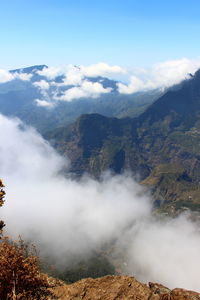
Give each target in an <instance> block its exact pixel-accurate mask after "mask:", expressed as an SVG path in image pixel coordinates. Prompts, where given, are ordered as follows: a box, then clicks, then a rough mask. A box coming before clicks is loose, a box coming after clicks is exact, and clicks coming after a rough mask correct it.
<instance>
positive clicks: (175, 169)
mask: <svg viewBox="0 0 200 300" xmlns="http://www.w3.org/2000/svg"><path fill="white" fill-rule="evenodd" d="M199 117H200V71H197V72H196V73H195V75H194V77H192V78H190V79H188V80H185V81H184V82H183V83H182V84H181V85H180V86H179V88H176V89H174V90H170V91H167V92H166V93H165V94H164V95H162V96H161V97H160V98H159V99H158V100H156V101H155V102H154V103H153V104H152V105H151V106H149V108H147V110H146V111H145V112H144V113H143V114H141V115H140V116H138V117H135V118H125V119H121V120H119V119H118V120H117V119H112V118H110V119H109V118H107V117H100V116H99V115H96V114H89V115H83V116H81V117H80V118H79V119H78V120H77V121H76V122H75V123H74V125H71V127H70V129H68V130H66V131H65V129H60V133H59V129H58V130H57V132H56V133H55V134H54V133H53V132H51V133H47V134H46V135H45V137H46V138H47V139H49V140H50V141H51V142H52V144H53V146H54V147H55V148H56V149H57V150H58V151H59V152H60V153H61V154H64V155H67V156H69V158H70V159H71V162H72V164H71V171H72V172H75V173H77V174H83V173H84V172H85V171H86V172H88V173H89V174H92V175H94V176H96V177H98V176H99V175H100V174H101V173H102V172H103V171H105V170H107V169H110V170H111V171H113V172H115V173H121V172H123V171H125V170H130V171H131V172H133V174H137V175H138V174H139V176H140V181H141V182H143V183H144V184H145V185H148V186H149V187H151V188H152V189H153V194H154V197H155V201H156V203H157V204H159V205H161V204H163V202H165V205H166V206H167V205H168V204H169V207H170V208H171V205H172V203H173V205H174V206H175V210H176V209H179V208H180V206H181V207H189V208H192V209H195V210H199V209H200V201H199V198H200V193H199V182H200V174H199V167H200V155H199V154H200V119H199ZM96 123H98V126H97V124H96ZM102 128H103V131H102ZM70 130H71V134H70ZM62 131H63V132H65V134H64V133H63V137H61V135H62V134H61V132H62ZM59 134H60V138H57V135H59ZM88 136H89V137H90V138H88ZM92 137H93V138H92ZM93 140H94V141H95V142H94V144H93ZM53 141H54V142H53ZM88 149H89V150H88Z"/></svg>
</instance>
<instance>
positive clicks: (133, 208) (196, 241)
mask: <svg viewBox="0 0 200 300" xmlns="http://www.w3.org/2000/svg"><path fill="white" fill-rule="evenodd" d="M0 129H1V143H0V171H1V172H0V174H1V177H2V178H3V179H4V182H5V185H6V192H7V194H6V202H5V205H4V207H3V208H1V215H2V218H3V219H4V220H5V222H6V224H7V226H6V230H7V233H8V234H11V235H13V236H16V235H18V234H21V235H22V237H24V238H28V239H32V240H35V241H36V243H37V244H39V245H40V247H41V249H42V251H44V249H45V250H46V251H48V252H51V255H54V256H55V257H56V259H57V260H58V262H62V264H66V265H67V264H69V263H70V262H69V261H67V260H66V259H64V257H65V258H66V255H68V256H67V257H68V258H69V259H70V254H71V253H73V255H74V254H77V255H86V254H88V253H89V252H90V251H92V250H93V249H95V248H97V247H99V246H101V245H102V244H103V243H105V242H109V241H110V240H113V239H115V240H116V249H117V250H116V251H118V252H119V253H120V252H121V253H123V254H124V255H125V256H126V265H127V270H128V272H129V273H130V274H132V275H134V276H136V277H138V278H139V279H141V280H143V281H148V280H149V281H157V282H160V283H163V284H165V285H167V286H169V287H172V288H173V287H183V288H188V289H193V290H197V291H200V290H199V277H200V261H199V252H200V233H199V229H198V226H196V224H195V223H192V222H191V221H189V220H188V218H187V216H181V217H179V218H177V219H162V220H158V219H157V218H156V217H154V216H153V215H152V205H151V198H150V197H149V195H148V194H147V193H146V192H144V190H143V188H141V186H140V185H139V184H137V183H136V182H135V181H134V179H133V178H132V177H131V176H130V175H120V176H111V175H109V174H105V175H104V177H102V180H101V181H95V180H93V179H91V178H89V177H87V176H85V177H83V178H82V179H81V180H80V181H75V180H72V179H70V178H66V177H64V176H63V172H62V170H63V168H65V169H66V168H67V167H68V164H69V163H70V162H69V161H67V160H65V159H64V158H62V157H60V156H59V155H58V154H57V153H56V152H55V151H54V150H53V149H52V147H51V146H50V145H49V144H48V143H47V142H46V141H44V140H43V138H42V137H41V136H40V135H39V134H38V133H37V132H36V131H35V130H34V129H32V128H29V127H26V126H24V125H23V124H22V123H21V122H20V121H19V120H17V119H8V118H6V117H4V116H2V115H0ZM120 249H121V250H120ZM122 249H123V251H122Z"/></svg>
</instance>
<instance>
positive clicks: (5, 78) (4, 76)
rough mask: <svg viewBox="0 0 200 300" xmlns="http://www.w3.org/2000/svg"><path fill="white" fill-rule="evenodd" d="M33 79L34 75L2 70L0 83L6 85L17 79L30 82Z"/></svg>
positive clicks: (0, 70)
mask: <svg viewBox="0 0 200 300" xmlns="http://www.w3.org/2000/svg"><path fill="white" fill-rule="evenodd" d="M31 77H32V74H27V73H18V72H16V73H11V72H9V71H6V70H3V69H0V83H6V82H9V81H12V80H15V79H19V80H23V81H29V80H30V79H31Z"/></svg>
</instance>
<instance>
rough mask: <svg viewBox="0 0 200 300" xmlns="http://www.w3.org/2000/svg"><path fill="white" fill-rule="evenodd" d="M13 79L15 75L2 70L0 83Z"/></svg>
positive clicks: (0, 71) (0, 70)
mask: <svg viewBox="0 0 200 300" xmlns="http://www.w3.org/2000/svg"><path fill="white" fill-rule="evenodd" d="M13 79H14V78H13V75H12V74H11V73H10V72H8V71H6V70H3V69H0V83H5V82H8V81H11V80H13Z"/></svg>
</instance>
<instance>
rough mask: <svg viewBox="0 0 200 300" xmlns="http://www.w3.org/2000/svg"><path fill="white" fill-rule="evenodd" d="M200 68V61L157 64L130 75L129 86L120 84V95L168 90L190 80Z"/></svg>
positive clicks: (175, 61) (184, 59)
mask: <svg viewBox="0 0 200 300" xmlns="http://www.w3.org/2000/svg"><path fill="white" fill-rule="evenodd" d="M198 68H200V59H197V60H189V59H186V58H183V59H180V60H172V61H166V62H162V63H158V64H155V65H154V66H153V67H152V68H150V69H141V70H137V73H138V74H137V75H136V74H133V75H130V78H129V84H128V85H126V84H123V83H118V90H119V93H122V94H132V93H136V92H139V91H142V90H151V89H157V88H166V87H170V86H173V85H174V84H177V83H179V82H180V81H182V80H184V79H186V78H188V74H189V73H192V74H193V73H194V72H195V71H196V70H197V69H198Z"/></svg>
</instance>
